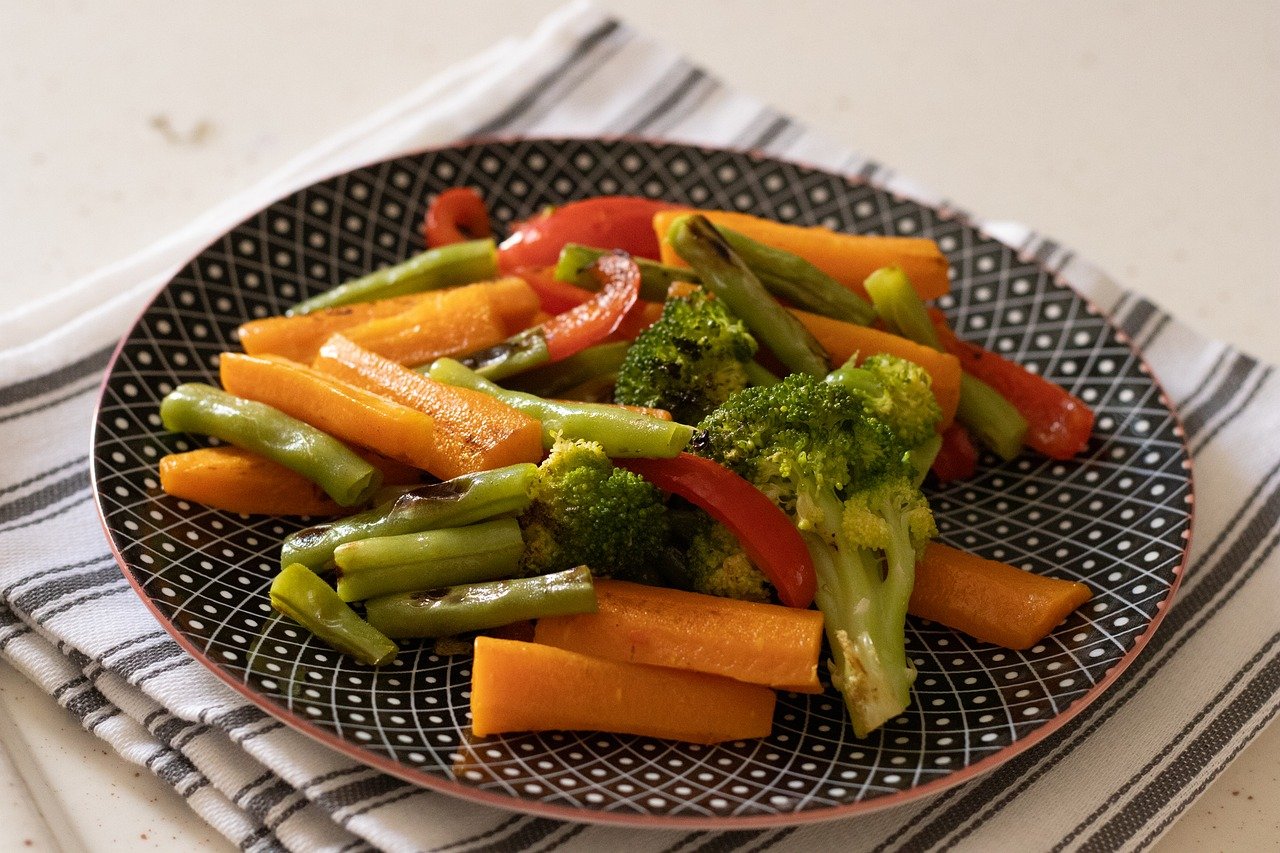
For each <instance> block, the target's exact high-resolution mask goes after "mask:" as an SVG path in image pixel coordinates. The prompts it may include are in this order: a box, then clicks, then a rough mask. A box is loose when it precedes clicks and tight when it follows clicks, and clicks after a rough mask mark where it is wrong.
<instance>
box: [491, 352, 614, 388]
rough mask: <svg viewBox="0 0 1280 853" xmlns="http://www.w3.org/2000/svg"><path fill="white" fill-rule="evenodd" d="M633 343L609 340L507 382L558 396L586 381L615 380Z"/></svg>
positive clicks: (515, 386)
mask: <svg viewBox="0 0 1280 853" xmlns="http://www.w3.org/2000/svg"><path fill="white" fill-rule="evenodd" d="M629 346H630V344H629V343H628V342H626V341H608V342H606V343H603V344H596V345H595V346H590V347H587V348H586V349H584V350H582V351H581V352H576V353H574V354H573V355H571V356H569V357H568V358H566V359H565V360H564V361H559V362H556V363H555V364H548V365H544V366H542V367H536V368H534V369H533V370H526V371H525V372H523V373H519V374H517V375H515V376H512V377H509V378H508V379H507V380H506V381H505V382H504V383H503V384H504V385H506V386H507V387H508V388H511V389H512V390H515V391H524V392H526V393H528V394H536V395H538V396H539V397H555V396H558V395H561V394H563V393H564V392H565V391H568V390H569V389H571V388H575V387H577V386H580V385H582V384H583V383H585V382H594V381H598V380H603V381H604V382H606V383H607V384H610V385H611V384H612V383H613V381H614V379H615V378H616V377H617V375H618V368H620V367H621V366H622V360H623V359H624V358H625V357H626V354H627V348H628V347H629Z"/></svg>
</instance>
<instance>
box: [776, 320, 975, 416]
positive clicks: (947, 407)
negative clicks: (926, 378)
mask: <svg viewBox="0 0 1280 853" xmlns="http://www.w3.org/2000/svg"><path fill="white" fill-rule="evenodd" d="M790 310H791V313H793V314H795V315H796V317H798V318H799V319H800V322H801V323H803V324H804V325H805V328H807V329H808V330H809V331H810V332H812V333H813V336H814V337H815V338H817V339H818V343H820V344H822V347H823V349H825V350H826V351H827V354H828V355H830V356H831V362H832V364H844V363H845V362H846V361H848V360H849V359H850V358H851V357H852V356H854V355H855V354H856V355H857V356H858V358H859V360H860V361H861V360H862V359H864V358H866V357H868V356H872V355H876V354H878V353H887V354H889V355H896V356H898V357H899V358H905V359H906V360H907V361H914V362H915V363H916V364H918V365H920V366H921V367H923V368H924V369H925V370H927V371H929V375H930V376H931V377H932V378H933V396H934V397H936V398H937V400H938V407H939V408H941V409H942V422H941V423H940V424H939V428H940V429H946V428H947V427H948V426H950V425H951V422H952V421H953V420H954V419H955V415H956V406H958V405H959V404H960V362H959V360H957V359H956V357H955V356H953V355H949V354H947V353H941V352H938V351H937V350H935V349H933V348H932V347H927V346H924V345H922V344H918V343H916V342H915V341H910V340H907V339H906V338H902V337H899V336H897V335H893V334H890V333H889V332H885V331H882V330H880V329H873V328H871V327H870V326H858V325H854V324H853V323H846V322H844V321H843V320H833V319H831V318H830V317H823V316H821V315H819V314H811V313H809V312H808V311H800V310H798V309H795V308H792V309H790Z"/></svg>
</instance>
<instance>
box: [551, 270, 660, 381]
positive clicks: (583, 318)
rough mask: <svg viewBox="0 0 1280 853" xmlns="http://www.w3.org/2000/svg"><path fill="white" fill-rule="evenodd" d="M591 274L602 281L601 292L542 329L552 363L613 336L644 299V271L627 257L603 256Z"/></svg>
mask: <svg viewBox="0 0 1280 853" xmlns="http://www.w3.org/2000/svg"><path fill="white" fill-rule="evenodd" d="M591 274H592V275H594V276H595V277H596V279H597V280H598V281H599V282H600V289H599V291H597V292H596V294H595V295H594V296H592V298H591V299H590V300H588V301H586V302H583V303H582V304H581V305H575V306H574V307H572V308H570V309H569V310H568V311H565V312H563V313H560V314H557V315H556V316H554V317H552V318H551V319H550V320H547V321H546V322H545V323H543V324H542V326H541V328H542V334H543V336H544V337H545V338H546V340H547V355H548V356H549V358H548V360H549V361H559V360H560V359H562V358H567V357H569V356H571V355H573V354H574V353H575V352H578V351H579V350H583V349H586V348H587V347H589V346H591V345H592V344H598V343H600V342H601V341H603V340H604V339H605V338H607V337H609V335H611V334H613V331H614V330H615V329H617V328H618V325H619V324H620V323H621V322H622V318H623V317H625V316H626V314H627V311H629V310H631V306H632V305H635V304H636V300H637V299H638V298H639V297H640V268H639V267H637V266H636V262H635V261H633V260H631V258H629V257H628V256H626V255H624V254H615V255H605V256H603V257H601V258H600V260H598V261H596V263H595V265H594V266H593V268H592V271H591Z"/></svg>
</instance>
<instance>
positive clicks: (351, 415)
mask: <svg viewBox="0 0 1280 853" xmlns="http://www.w3.org/2000/svg"><path fill="white" fill-rule="evenodd" d="M219 366H220V373H221V378H222V387H223V388H225V389H226V390H227V391H228V392H229V393H231V394H235V395H237V396H240V397H245V398H248V399H250V400H257V401H258V402H260V403H266V404H267V405H269V406H274V407H275V408H277V409H279V410H280V411H282V412H284V413H285V414H287V415H290V416H292V417H295V418H297V419H298V420H300V421H305V422H306V423H309V424H311V425H312V426H314V427H316V428H317V429H319V430H322V431H324V432H327V433H329V434H330V435H332V436H334V437H335V438H337V439H339V440H340V441H345V442H347V443H348V444H354V445H356V446H359V447H367V448H369V449H370V450H374V451H377V452H378V453H381V454H382V455H383V456H387V457H390V458H391V459H396V460H399V461H400V462H404V463H406V464H408V465H412V466H413V467H415V468H421V469H422V470H424V471H429V470H430V468H429V467H428V466H429V465H432V464H434V463H435V461H436V460H437V459H438V458H439V451H438V449H437V432H438V431H437V429H436V425H435V421H434V420H433V419H432V418H431V417H430V416H429V415H424V414H423V413H422V412H419V411H418V410H416V409H411V408H409V407H408V406H405V405H402V404H400V403H396V402H394V401H392V400H388V399H387V398H386V397H381V396H379V395H377V394H374V393H373V392H372V391H366V390H365V389H364V388H360V387H357V386H355V385H352V384H350V383H349V382H343V381H342V380H340V379H335V378H333V377H332V376H327V375H325V374H323V373H321V372H320V371H318V370H312V369H311V368H310V367H307V366H306V365H304V364H298V363H297V362H293V361H289V360H288V359H285V358H280V357H279V356H273V355H245V354H243V353H236V352H224V353H223V354H222V355H221V357H220V358H219Z"/></svg>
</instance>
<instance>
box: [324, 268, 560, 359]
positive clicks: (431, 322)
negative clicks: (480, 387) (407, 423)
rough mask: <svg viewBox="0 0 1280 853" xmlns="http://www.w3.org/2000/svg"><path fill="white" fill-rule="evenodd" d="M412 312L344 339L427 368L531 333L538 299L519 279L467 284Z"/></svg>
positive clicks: (349, 332)
mask: <svg viewBox="0 0 1280 853" xmlns="http://www.w3.org/2000/svg"><path fill="white" fill-rule="evenodd" d="M426 297H428V298H424V299H423V300H422V301H420V302H418V303H417V304H415V305H413V306H412V307H411V308H409V310H407V311H402V312H401V313H399V314H392V315H390V316H386V317H378V318H375V319H372V320H368V321H367V322H364V323H361V324H360V325H358V326H352V327H350V328H347V329H345V330H344V331H343V334H344V335H346V336H347V337H348V338H350V339H351V341H352V342H354V343H357V344H359V345H360V346H362V347H364V348H365V349H367V350H371V351H372V352H376V353H378V354H379V355H384V356H386V357H387V358H389V359H391V360H392V361H398V362H400V363H401V364H409V365H418V364H427V363H428V362H431V361H434V360H435V359H437V358H440V357H442V356H447V355H458V354H460V353H468V352H474V351H475V350H478V349H483V348H484V347H488V346H493V345H494V344H496V343H498V342H499V341H502V340H505V339H506V338H507V337H508V336H510V335H512V334H515V333H516V332H518V331H520V330H522V329H524V328H526V327H527V326H528V325H529V323H530V322H531V321H532V320H533V318H534V316H535V315H536V314H537V312H538V310H539V302H538V295H537V294H536V293H535V292H534V291H533V288H531V287H529V285H528V284H526V283H525V281H524V280H523V279H520V278H514V277H512V278H502V279H498V280H496V281H487V282H480V283H478V284H468V285H463V286H462V287H454V288H450V289H448V290H437V291H432V292H430V293H428V294H426Z"/></svg>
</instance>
